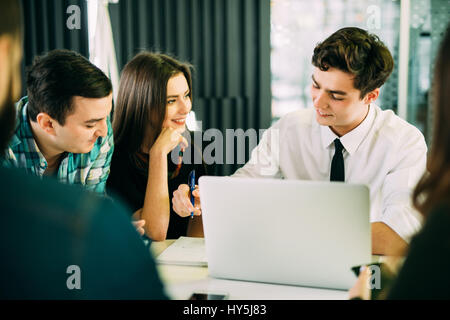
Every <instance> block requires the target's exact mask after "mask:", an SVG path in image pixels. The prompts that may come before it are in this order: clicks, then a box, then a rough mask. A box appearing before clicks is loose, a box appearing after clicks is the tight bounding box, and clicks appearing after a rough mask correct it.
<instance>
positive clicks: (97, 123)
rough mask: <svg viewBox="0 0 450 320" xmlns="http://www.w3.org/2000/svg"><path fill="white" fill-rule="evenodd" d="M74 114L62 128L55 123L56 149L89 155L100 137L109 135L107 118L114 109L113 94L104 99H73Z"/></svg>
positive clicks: (70, 115)
mask: <svg viewBox="0 0 450 320" xmlns="http://www.w3.org/2000/svg"><path fill="white" fill-rule="evenodd" d="M72 103H73V108H74V112H73V113H71V114H69V115H68V116H67V117H66V121H65V123H64V125H63V126H61V125H60V124H59V123H58V122H57V121H54V124H53V128H54V132H55V138H54V143H55V147H56V148H58V149H59V150H62V151H67V152H72V153H88V152H90V151H91V150H92V148H93V147H94V144H95V142H96V141H97V139H98V138H99V137H105V136H106V135H107V133H108V126H107V122H106V121H107V117H108V115H109V113H110V112H111V108H112V93H111V94H110V95H109V96H106V97H104V98H84V97H80V96H75V97H73V100H72Z"/></svg>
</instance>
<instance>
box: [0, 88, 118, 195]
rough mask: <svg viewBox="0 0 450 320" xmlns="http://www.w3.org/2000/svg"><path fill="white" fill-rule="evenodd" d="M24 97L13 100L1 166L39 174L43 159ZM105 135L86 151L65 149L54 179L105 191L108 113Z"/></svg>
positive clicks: (110, 145)
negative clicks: (13, 115)
mask: <svg viewBox="0 0 450 320" xmlns="http://www.w3.org/2000/svg"><path fill="white" fill-rule="evenodd" d="M27 104H28V97H24V98H22V99H21V100H20V101H19V102H18V103H17V124H16V130H15V132H14V136H13V137H12V139H11V141H10V143H9V148H8V150H7V153H6V155H5V158H4V159H3V163H2V164H3V166H5V167H17V168H22V169H25V171H26V172H27V173H30V174H34V175H37V176H40V177H42V176H43V175H44V171H45V170H46V169H47V161H46V160H45V158H44V156H43V155H42V153H41V152H40V151H39V148H38V146H37V144H36V141H35V140H34V137H33V133H32V131H31V126H30V124H29V122H28V115H27ZM107 123H108V135H107V136H106V137H105V138H103V137H99V138H98V139H97V141H96V142H95V144H94V147H93V148H92V150H91V151H90V152H89V153H70V152H66V154H65V155H64V158H63V159H62V160H61V163H60V165H59V168H58V173H57V179H58V181H60V182H63V183H69V184H77V185H83V186H84V187H85V188H86V189H88V190H91V191H95V192H98V193H104V192H105V184H106V180H107V179H108V175H109V167H110V164H111V157H112V154H113V151H114V138H113V132H112V127H111V121H110V119H109V117H108V121H107Z"/></svg>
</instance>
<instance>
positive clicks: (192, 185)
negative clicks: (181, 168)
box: [189, 170, 195, 219]
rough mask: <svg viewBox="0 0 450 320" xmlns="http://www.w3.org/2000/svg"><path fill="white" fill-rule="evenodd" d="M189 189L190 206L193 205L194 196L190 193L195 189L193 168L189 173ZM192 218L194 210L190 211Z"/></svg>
mask: <svg viewBox="0 0 450 320" xmlns="http://www.w3.org/2000/svg"><path fill="white" fill-rule="evenodd" d="M189 189H191V203H192V206H195V197H194V195H193V194H192V193H193V192H194V190H195V170H192V171H191V173H189ZM193 218H194V211H192V212H191V219H193Z"/></svg>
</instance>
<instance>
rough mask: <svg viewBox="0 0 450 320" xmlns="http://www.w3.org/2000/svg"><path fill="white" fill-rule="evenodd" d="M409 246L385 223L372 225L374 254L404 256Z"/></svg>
mask: <svg viewBox="0 0 450 320" xmlns="http://www.w3.org/2000/svg"><path fill="white" fill-rule="evenodd" d="M407 248H408V244H407V243H406V241H405V240H403V239H402V237H400V236H399V235H398V234H397V233H396V232H395V231H394V230H392V229H391V228H390V227H388V225H387V224H385V223H383V222H374V223H372V254H379V255H387V256H399V255H404V254H405V252H406V249H407Z"/></svg>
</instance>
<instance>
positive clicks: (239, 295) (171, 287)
mask: <svg viewBox="0 0 450 320" xmlns="http://www.w3.org/2000/svg"><path fill="white" fill-rule="evenodd" d="M174 241H175V240H166V241H161V242H153V243H152V245H151V250H152V252H153V254H154V256H158V255H159V254H160V253H161V252H162V251H164V250H165V249H166V248H167V247H168V246H170V245H171V244H172V243H173V242H174ZM157 270H158V272H159V275H160V277H161V279H162V280H163V282H164V283H165V286H166V291H167V293H168V294H169V296H170V297H172V298H173V299H177V300H187V299H188V298H189V297H190V296H191V294H192V293H193V292H213V293H222V292H224V293H227V294H229V299H232V300H345V299H348V292H347V291H341V290H328V289H318V288H307V287H299V286H287V285H276V284H267V283H258V282H248V281H235V280H225V279H216V278H211V277H209V275H208V268H207V267H192V266H179V265H164V264H157Z"/></svg>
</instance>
